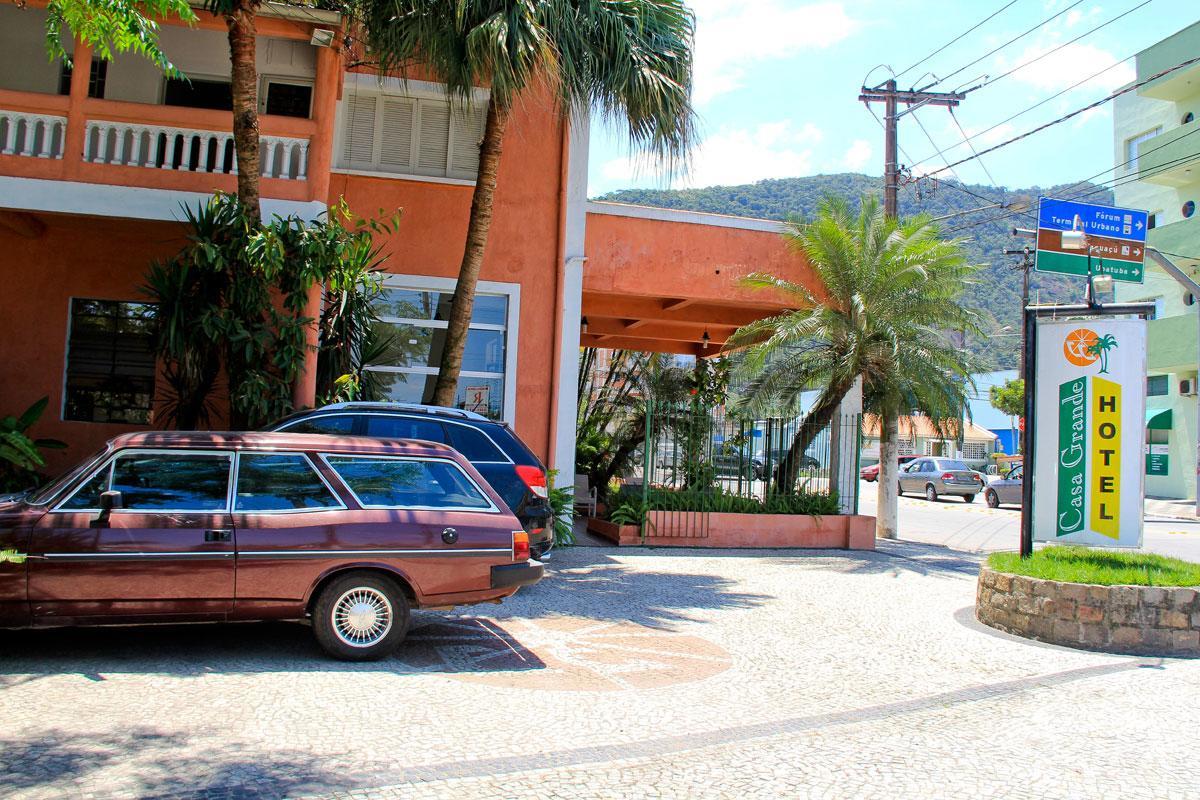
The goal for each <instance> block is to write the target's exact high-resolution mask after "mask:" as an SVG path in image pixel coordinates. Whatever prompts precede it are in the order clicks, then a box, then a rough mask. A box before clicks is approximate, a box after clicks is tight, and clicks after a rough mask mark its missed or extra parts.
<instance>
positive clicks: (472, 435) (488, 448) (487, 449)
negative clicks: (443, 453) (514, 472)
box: [446, 425, 509, 463]
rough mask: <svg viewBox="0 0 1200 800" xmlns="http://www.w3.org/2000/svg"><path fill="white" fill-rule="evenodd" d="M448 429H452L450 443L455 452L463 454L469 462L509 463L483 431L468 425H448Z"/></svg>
mask: <svg viewBox="0 0 1200 800" xmlns="http://www.w3.org/2000/svg"><path fill="white" fill-rule="evenodd" d="M446 427H447V428H449V429H450V440H451V442H450V443H451V444H452V445H453V446H454V449H455V450H457V451H458V452H460V453H462V454H463V457H464V458H466V459H467V461H471V462H476V461H501V462H504V463H508V461H509V459H508V458H506V457H505V455H504V453H503V452H502V451H501V450H500V448H499V447H497V446H496V443H495V442H493V441H492V440H491V439H489V438H488V436H487V434H485V433H484V432H483V431H480V430H476V429H475V428H471V427H468V426H466V425H447V426H446Z"/></svg>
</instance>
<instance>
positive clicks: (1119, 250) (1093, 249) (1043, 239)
mask: <svg viewBox="0 0 1200 800" xmlns="http://www.w3.org/2000/svg"><path fill="white" fill-rule="evenodd" d="M1062 235H1063V232H1062V231H1052V230H1047V229H1046V228H1041V229H1040V230H1038V237H1037V249H1038V250H1045V251H1049V252H1053V253H1069V254H1070V255H1080V256H1086V255H1087V254H1088V252H1089V251H1090V253H1091V255H1092V257H1093V258H1100V259H1113V260H1115V261H1133V262H1135V263H1138V264H1140V263H1142V261H1143V260H1144V259H1145V247H1144V246H1143V245H1142V243H1141V242H1135V241H1130V240H1129V239H1113V238H1110V237H1108V236H1097V235H1095V234H1088V237H1087V248H1088V249H1087V250H1085V251H1080V250H1066V249H1064V248H1063V246H1062Z"/></svg>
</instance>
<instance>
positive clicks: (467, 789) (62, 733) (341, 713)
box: [0, 543, 1200, 800]
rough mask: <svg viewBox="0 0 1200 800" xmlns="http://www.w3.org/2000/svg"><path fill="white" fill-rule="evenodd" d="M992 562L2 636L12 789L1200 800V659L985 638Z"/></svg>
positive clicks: (626, 582) (837, 568)
mask: <svg viewBox="0 0 1200 800" xmlns="http://www.w3.org/2000/svg"><path fill="white" fill-rule="evenodd" d="M977 567H978V565H977V562H976V561H975V559H974V557H973V556H968V555H964V554H961V553H955V552H953V551H948V550H944V549H941V548H936V547H929V546H923V545H913V544H892V543H887V544H885V545H884V550H882V551H880V552H876V553H843V552H813V551H757V552H729V551H697V550H672V551H666V550H637V549H635V550H628V549H627V550H623V551H621V552H618V551H616V550H615V549H604V548H577V549H574V550H570V551H566V552H561V553H556V554H555V557H554V560H553V561H551V562H550V576H549V577H548V579H547V580H546V581H544V582H543V583H542V584H540V585H538V586H536V587H532V588H531V589H529V590H525V591H523V592H522V593H521V594H520V595H518V596H517V597H516V598H513V599H512V600H511V601H509V602H506V603H505V604H504V605H502V606H485V607H481V608H476V609H466V610H464V611H462V612H459V613H418V614H417V615H415V617H414V622H413V629H412V633H411V640H410V642H408V643H407V644H406V646H405V647H404V648H403V650H402V652H401V654H400V655H399V656H398V657H397V658H395V659H392V660H389V661H387V662H384V663H378V664H365V665H347V664H341V663H337V662H331V661H328V660H326V659H325V658H323V657H322V656H321V654H320V653H319V652H318V651H317V649H316V647H315V645H314V644H313V643H312V641H311V637H310V636H309V631H308V630H307V628H305V627H303V626H301V625H291V624H273V625H239V626H232V625H231V626H194V627H182V626H180V627H171V628H120V629H103V630H102V629H94V630H68V631H35V632H0V719H2V720H3V726H2V727H0V796H3V797H9V798H22V799H24V798H49V797H54V798H58V797H98V798H101V797H102V798H108V797H163V798H172V797H192V796H201V797H218V798H225V797H229V798H243V797H251V798H256V797H281V796H287V797H345V798H360V797H382V798H392V797H396V798H447V797H451V798H453V797H464V798H509V797H522V796H529V797H539V798H568V797H569V798H611V797H635V798H640V797H663V798H675V797H678V798H696V797H737V798H739V800H743V799H744V798H760V797H761V798H775V797H899V796H905V797H960V796H1007V797H1030V798H1033V797H1037V798H1044V797H1079V798H1084V797H1113V796H1118V795H1119V796H1121V797H1124V798H1137V797H1156V798H1158V797H1180V798H1182V797H1195V796H1196V793H1197V790H1196V787H1197V782H1196V779H1195V776H1194V772H1193V770H1192V769H1191V766H1190V765H1191V764H1192V762H1193V761H1194V736H1193V734H1194V726H1195V722H1196V720H1197V719H1200V691H1198V690H1197V687H1200V661H1184V660H1158V659H1146V658H1128V657H1120V656H1108V655H1100V654H1094V653H1085V652H1077V651H1072V650H1066V649H1062V648H1055V647H1050V646H1045V645H1037V644H1033V643H1030V642H1026V641H1024V640H1020V639H1015V638H1013V637H1009V636H1005V635H1003V634H999V633H997V632H994V631H990V630H989V629H986V628H982V627H981V626H979V625H978V624H977V623H975V622H974V621H973V620H972V618H971V611H970V607H971V604H972V601H973V597H974V591H975V583H974V581H975V575H976V571H977Z"/></svg>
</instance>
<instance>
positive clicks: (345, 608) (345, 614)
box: [313, 572, 408, 661]
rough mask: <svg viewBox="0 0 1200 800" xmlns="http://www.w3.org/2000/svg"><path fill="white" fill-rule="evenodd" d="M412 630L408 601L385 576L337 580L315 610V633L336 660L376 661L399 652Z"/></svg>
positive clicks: (361, 575) (351, 576)
mask: <svg viewBox="0 0 1200 800" xmlns="http://www.w3.org/2000/svg"><path fill="white" fill-rule="evenodd" d="M407 631H408V598H406V597H405V596H404V593H403V592H402V591H400V589H399V588H398V587H397V586H396V584H395V583H394V582H392V581H390V580H388V579H387V578H385V577H383V576H381V575H373V574H371V573H366V572H360V573H351V574H349V575H345V576H343V577H341V578H337V579H335V580H334V581H333V582H332V583H330V584H329V585H328V586H326V587H325V589H324V591H322V592H321V596H320V597H319V598H318V599H317V602H316V605H315V606H314V607H313V633H314V634H315V635H316V637H317V642H318V643H319V644H320V645H321V647H322V648H323V649H324V650H325V652H327V653H329V654H330V655H331V656H333V657H334V658H339V659H342V660H344V661H372V660H375V659H378V658H383V657H385V656H389V655H391V654H392V653H394V652H395V651H396V648H397V647H399V646H400V643H401V642H402V641H404V636H405V634H406V633H407Z"/></svg>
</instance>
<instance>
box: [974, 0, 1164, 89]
mask: <svg viewBox="0 0 1200 800" xmlns="http://www.w3.org/2000/svg"><path fill="white" fill-rule="evenodd" d="M1151 2H1153V0H1142V2H1141V3H1139V4H1138V5H1136V6H1134V7H1133V8H1131V9H1129V10H1127V11H1125V12H1123V13H1121V14H1118V15H1117V16H1115V17H1113V18H1112V19H1110V20H1108V21H1107V22H1102V23H1101V24H1099V25H1097V26H1096V27H1094V28H1092V29H1091V30H1089V31H1085V32H1084V33H1081V34H1079V35H1078V36H1076V37H1075V38H1074V39H1072V40H1070V41H1069V42H1063V43H1062V44H1060V45H1059V46H1058V47H1055V48H1054V49H1053V50H1047V51H1046V52H1044V53H1042V54H1041V55H1040V56H1035V57H1034V58H1031V59H1029V60H1028V61H1025V62H1022V63H1020V64H1018V65H1017V66H1015V67H1013V68H1012V69H1010V70H1009V71H1008V72H1005V73H1004V74H1002V75H997V76H996V77H994V78H989V79H988V80H986V81H984V82H983V83H981V84H979V85H978V86H976V87H974V88H972V89H969V90H968V91H972V92H973V91H975V90H976V89H983V88H985V87H988V86H991V85H992V84H993V83H995V82H996V81H999V80H1003V79H1004V78H1007V77H1008V76H1009V75H1012V74H1013V73H1014V72H1018V71H1020V70H1023V69H1025V68H1026V67H1028V66H1029V65H1030V64H1036V63H1037V62H1038V61H1041V60H1042V59H1043V58H1045V57H1046V56H1049V55H1053V54H1054V53H1057V52H1058V51H1059V50H1062V49H1063V48H1064V47H1070V46H1071V45H1073V44H1075V43H1076V42H1078V41H1079V40H1080V39H1082V38H1084V37H1085V36H1091V35H1092V34H1093V33H1095V32H1096V31H1098V30H1100V29H1101V28H1104V27H1107V26H1109V25H1112V24H1113V23H1114V22H1116V21H1117V20H1119V19H1121V18H1122V17H1127V16H1129V15H1130V14H1132V13H1133V12H1135V11H1137V10H1139V9H1142V8H1145V7H1146V6H1148V5H1150V3H1151Z"/></svg>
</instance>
